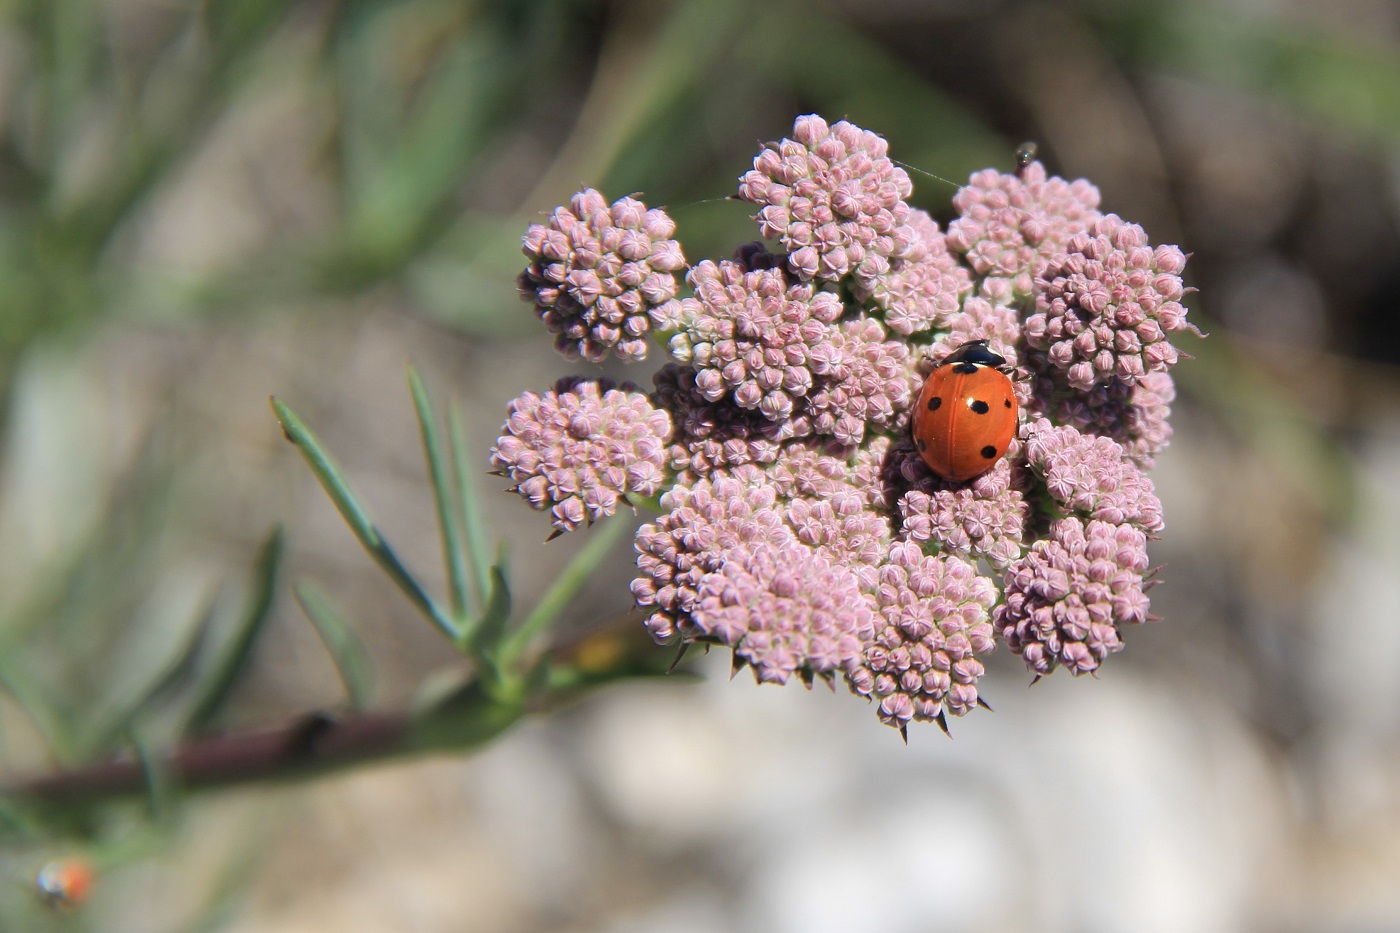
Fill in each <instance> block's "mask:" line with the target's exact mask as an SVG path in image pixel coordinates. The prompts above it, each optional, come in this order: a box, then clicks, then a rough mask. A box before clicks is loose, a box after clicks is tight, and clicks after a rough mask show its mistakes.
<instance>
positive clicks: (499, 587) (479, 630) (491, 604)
mask: <svg viewBox="0 0 1400 933" xmlns="http://www.w3.org/2000/svg"><path fill="white" fill-rule="evenodd" d="M510 611H511V598H510V584H509V582H508V581H507V580H506V570H505V554H504V546H503V547H502V553H501V556H500V559H499V560H498V561H497V562H496V563H495V564H493V565H492V566H491V584H490V598H489V599H488V601H487V603H486V611H485V612H483V613H482V614H481V618H479V619H477V620H476V622H475V623H473V625H472V626H471V629H470V633H469V634H468V635H467V637H466V639H465V643H466V645H467V647H468V648H470V649H471V651H472V653H473V654H477V655H480V656H483V657H490V658H495V657H496V655H497V653H498V649H499V647H500V641H501V636H502V634H504V632H505V630H506V623H508V622H509V621H510Z"/></svg>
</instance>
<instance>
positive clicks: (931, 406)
mask: <svg viewBox="0 0 1400 933" xmlns="http://www.w3.org/2000/svg"><path fill="white" fill-rule="evenodd" d="M942 404H943V399H942V398H940V397H939V396H937V395H935V396H934V397H933V398H931V399H929V400H928V410H929V411H938V406H940V405H942Z"/></svg>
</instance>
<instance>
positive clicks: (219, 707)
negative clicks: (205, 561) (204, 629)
mask: <svg viewBox="0 0 1400 933" xmlns="http://www.w3.org/2000/svg"><path fill="white" fill-rule="evenodd" d="M281 566H282V528H281V527H280V526H279V527H277V528H275V529H273V531H272V534H271V535H269V536H268V539H267V541H266V542H264V543H263V546H262V549H261V550H260V551H259V552H258V559H257V562H256V564H255V566H254V568H253V576H252V581H251V586H250V592H251V594H252V595H251V598H250V599H249V601H248V608H247V611H246V612H245V613H244V615H243V619H242V621H241V622H240V623H239V625H238V627H237V629H235V631H234V632H233V635H232V636H231V637H230V638H229V640H228V643H227V644H226V645H225V646H224V647H223V649H222V650H221V651H220V653H219V656H218V657H217V658H216V659H215V660H214V663H213V666H212V667H211V668H210V671H209V674H208V675H207V676H206V677H205V679H204V682H203V684H202V686H201V688H200V692H199V698H198V700H196V702H195V704H194V707H193V709H192V711H191V712H190V715H189V718H188V719H186V721H185V729H184V731H185V732H186V733H187V734H188V733H198V732H203V731H205V730H206V729H208V728H209V726H211V725H213V723H214V721H215V720H216V719H218V717H219V715H220V714H221V713H222V712H223V711H224V707H225V705H226V704H227V703H228V698H229V696H230V695H231V694H232V693H233V688H234V687H235V686H236V685H237V684H238V680H239V678H240V677H241V676H242V674H243V673H244V671H246V670H247V668H248V663H249V661H250V660H251V658H252V654H253V648H254V647H255V646H256V645H257V641H258V636H259V635H261V634H262V633H263V631H264V629H265V628H266V627H267V621H268V619H269V618H271V616H272V597H273V596H274V594H275V593H276V592H277V578H278V572H279V571H280V569H281Z"/></svg>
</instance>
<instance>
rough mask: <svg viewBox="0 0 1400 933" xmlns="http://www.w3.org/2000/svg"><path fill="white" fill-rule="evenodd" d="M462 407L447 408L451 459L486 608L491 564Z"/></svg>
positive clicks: (480, 603) (471, 563)
mask: <svg viewBox="0 0 1400 933" xmlns="http://www.w3.org/2000/svg"><path fill="white" fill-rule="evenodd" d="M462 420H463V419H462V409H461V408H460V407H459V406H458V405H456V404H455V403H454V404H453V405H451V406H450V408H449V412H448V422H449V425H448V426H449V428H450V430H451V434H452V461H453V464H454V465H455V466H456V474H457V502H458V504H460V505H461V508H462V527H463V528H464V529H465V530H466V533H467V541H466V556H467V564H468V567H469V568H470V570H471V574H472V581H473V583H474V584H475V593H476V602H477V610H478V611H481V612H484V611H485V610H486V601H487V595H486V588H487V576H488V572H489V571H488V565H487V563H486V554H487V551H488V549H489V548H488V545H487V543H486V525H485V522H483V521H482V520H481V500H480V497H479V496H478V495H477V492H476V483H474V482H472V473H471V472H470V470H469V469H468V464H470V463H472V462H473V461H472V457H471V451H470V450H469V449H468V447H467V435H466V430H465V428H464V427H463V424H462Z"/></svg>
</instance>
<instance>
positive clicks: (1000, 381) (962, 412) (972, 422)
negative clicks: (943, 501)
mask: <svg viewBox="0 0 1400 933" xmlns="http://www.w3.org/2000/svg"><path fill="white" fill-rule="evenodd" d="M1005 365H1006V360H1005V358H1003V357H1002V356H1000V355H998V354H996V353H994V352H992V350H991V349H990V348H988V346H987V341H985V340H974V341H972V342H971V343H965V344H963V345H962V346H960V347H958V348H957V349H956V350H954V351H953V355H952V356H950V357H948V358H947V359H946V360H944V361H943V364H942V365H941V366H939V367H938V368H937V369H935V370H934V371H933V372H931V373H929V376H928V380H927V381H925V382H924V388H923V391H922V392H920V393H919V401H918V403H917V404H916V405H915V406H914V419H913V433H914V445H915V446H916V447H918V448H919V456H921V457H923V459H924V463H927V464H928V466H929V469H931V470H933V472H935V473H937V474H938V475H939V476H941V477H943V478H944V479H949V480H953V481H954V482H962V481H963V480H969V479H972V478H973V477H975V476H980V475H982V474H983V473H985V472H987V471H988V470H990V469H991V468H992V467H993V466H995V465H996V462H997V461H998V460H1000V459H1001V458H1002V457H1003V456H1004V455H1005V454H1006V448H1007V447H1009V446H1010V445H1011V439H1012V438H1013V437H1015V436H1016V416H1017V412H1018V411H1019V408H1018V407H1017V405H1016V393H1015V391H1013V389H1012V386H1011V380H1010V379H1008V378H1007V376H1006V374H1005V373H1003V372H1002V371H1001V370H1000V368H999V367H1002V366H1005Z"/></svg>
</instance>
